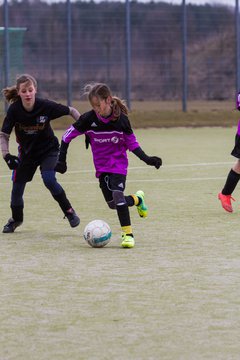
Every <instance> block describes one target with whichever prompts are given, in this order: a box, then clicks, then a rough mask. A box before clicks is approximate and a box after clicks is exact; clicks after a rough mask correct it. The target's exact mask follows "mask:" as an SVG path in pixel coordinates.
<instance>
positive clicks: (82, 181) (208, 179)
mask: <svg viewBox="0 0 240 360" xmlns="http://www.w3.org/2000/svg"><path fill="white" fill-rule="evenodd" d="M232 164H233V163H232V162H212V163H193V164H172V165H163V166H162V167H163V168H176V167H177V168H185V167H200V166H201V167H204V166H205V167H207V166H224V165H232ZM138 169H144V170H148V169H149V167H148V166H146V165H145V166H138V167H129V170H130V171H132V170H138ZM86 173H92V174H93V176H95V175H94V174H95V171H94V169H92V170H73V171H68V172H67V174H69V175H71V174H86ZM67 174H66V175H67ZM36 176H40V174H39V173H36ZM3 178H8V179H10V178H11V175H10V174H8V175H0V179H3ZM225 178H226V177H206V178H203V177H195V178H171V179H159V178H158V179H156V178H154V179H139V180H130V179H128V182H132V183H135V182H161V183H169V182H183V181H184V182H185V181H190V182H191V181H210V180H224V179H225ZM96 182H98V180H97V179H94V180H92V181H89V180H88V181H84V180H77V181H64V180H63V178H61V180H60V183H61V184H72V185H74V184H79V183H82V184H85V183H88V184H96ZM5 184H8V183H5Z"/></svg>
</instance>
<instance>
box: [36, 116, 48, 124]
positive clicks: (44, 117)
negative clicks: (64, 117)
mask: <svg viewBox="0 0 240 360" xmlns="http://www.w3.org/2000/svg"><path fill="white" fill-rule="evenodd" d="M47 120H48V117H47V116H39V119H37V123H39V124H44V123H45V122H46V121H47Z"/></svg>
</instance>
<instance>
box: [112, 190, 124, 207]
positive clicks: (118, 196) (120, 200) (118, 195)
mask: <svg viewBox="0 0 240 360" xmlns="http://www.w3.org/2000/svg"><path fill="white" fill-rule="evenodd" d="M113 201H114V204H115V206H121V205H125V204H126V199H125V196H124V193H123V191H113Z"/></svg>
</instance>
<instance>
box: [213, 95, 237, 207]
mask: <svg viewBox="0 0 240 360" xmlns="http://www.w3.org/2000/svg"><path fill="white" fill-rule="evenodd" d="M236 107H237V109H238V110H240V93H238V96H237V104H236ZM231 155H233V156H235V157H236V158H237V161H236V162H235V164H234V165H233V167H232V169H231V170H230V171H229V173H228V176H227V180H226V183H225V185H224V188H223V189H222V192H220V193H219V194H218V199H219V200H220V201H221V204H222V207H223V208H224V210H226V211H228V212H233V208H232V203H231V200H233V201H235V199H234V198H233V197H232V193H233V191H234V190H235V188H236V186H237V184H238V181H239V179H240V120H239V122H238V128H237V133H236V136H235V146H234V148H233V150H232V152H231Z"/></svg>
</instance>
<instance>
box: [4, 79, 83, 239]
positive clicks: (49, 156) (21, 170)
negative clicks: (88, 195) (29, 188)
mask: <svg viewBox="0 0 240 360" xmlns="http://www.w3.org/2000/svg"><path fill="white" fill-rule="evenodd" d="M36 92H37V82H36V80H35V78H34V77H32V76H31V75H28V74H23V75H21V76H19V78H18V79H17V83H16V85H14V86H12V87H8V88H6V89H3V95H4V96H5V98H6V100H7V101H8V102H9V103H10V106H9V108H8V111H7V114H6V117H5V119H4V121H3V125H2V129H1V132H0V146H1V151H2V155H3V158H4V160H5V161H6V163H7V165H8V167H9V168H10V169H11V170H13V176H12V180H13V186H12V194H11V210H12V217H11V218H10V219H9V220H8V222H7V224H6V225H5V226H4V228H3V233H13V232H14V230H15V229H16V228H17V227H18V226H20V225H21V224H22V222H23V207H24V201H23V194H24V190H25V186H26V183H27V182H29V181H31V180H32V178H33V176H34V174H35V172H36V170H37V168H38V166H39V167H40V171H41V176H42V180H43V182H44V185H45V186H46V187H47V189H48V190H49V191H50V193H51V195H52V196H53V198H54V199H55V200H56V201H57V202H58V204H59V206H60V208H61V209H62V211H63V213H64V215H65V217H67V219H68V221H69V223H70V225H71V227H75V226H77V225H78V224H79V223H80V219H79V217H78V216H77V214H76V213H75V211H74V209H73V208H72V206H71V204H70V202H69V200H68V199H67V197H66V194H65V191H64V190H63V188H62V187H61V185H60V184H59V183H58V182H57V180H56V177H55V171H54V167H55V165H56V161H57V157H58V150H59V142H58V139H57V137H56V136H55V135H54V132H53V130H52V128H51V125H50V121H51V120H53V119H56V118H58V117H60V116H63V115H71V116H72V118H73V119H75V120H77V119H78V118H79V115H80V114H79V112H78V111H77V110H76V109H74V108H72V107H68V106H65V105H62V104H57V103H55V102H54V101H50V100H47V99H40V98H36ZM13 129H14V130H15V134H16V140H17V143H18V145H19V146H18V151H19V153H18V156H14V155H11V154H10V152H9V138H10V134H11V132H12V130H13Z"/></svg>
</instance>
